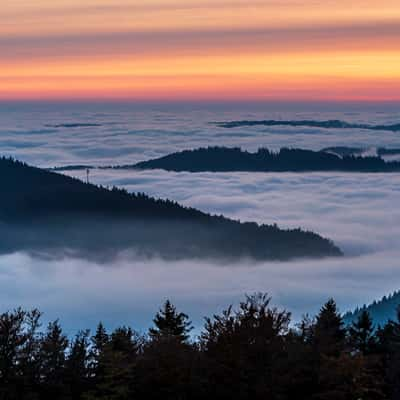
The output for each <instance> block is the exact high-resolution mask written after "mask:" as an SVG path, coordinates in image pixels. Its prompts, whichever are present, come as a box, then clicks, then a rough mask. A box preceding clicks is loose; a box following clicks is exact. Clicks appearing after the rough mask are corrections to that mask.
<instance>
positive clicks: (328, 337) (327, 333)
mask: <svg viewBox="0 0 400 400" xmlns="http://www.w3.org/2000/svg"><path fill="white" fill-rule="evenodd" d="M345 337H346V329H345V328H344V324H343V319H342V317H341V315H340V314H339V312H338V310H337V306H336V303H335V301H334V300H333V299H330V300H328V301H327V302H326V303H325V304H324V305H323V306H322V308H321V310H320V312H319V314H318V315H317V318H316V323H315V328H314V344H315V346H316V347H317V349H318V351H319V352H320V353H321V354H325V355H327V356H339V354H340V352H341V351H342V350H343V349H344V344H345Z"/></svg>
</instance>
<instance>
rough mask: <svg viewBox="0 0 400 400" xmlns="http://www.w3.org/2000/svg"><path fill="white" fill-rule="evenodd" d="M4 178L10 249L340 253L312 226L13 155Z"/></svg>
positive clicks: (0, 173)
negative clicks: (87, 179) (159, 195)
mask: <svg viewBox="0 0 400 400" xmlns="http://www.w3.org/2000/svg"><path fill="white" fill-rule="evenodd" d="M0 185H1V187H2V195H1V197H0V251H1V252H3V253H4V252H12V251H18V250H27V251H31V252H38V253H44V254H46V255H57V253H58V252H61V253H63V252H67V253H73V254H76V255H81V256H82V255H83V256H89V257H97V258H103V257H105V258H107V257H110V256H114V255H115V254H117V253H118V252H120V251H122V250H131V251H134V252H135V253H137V254H138V255H139V256H160V257H164V258H169V259H181V258H220V259H222V258H226V259H238V258H240V257H249V258H254V259H258V260H274V259H275V260H286V259H291V258H295V257H324V256H339V255H341V252H340V250H339V249H338V248H337V247H336V246H335V245H334V244H333V243H332V242H331V241H330V240H327V239H324V238H322V237H320V236H319V235H317V234H315V233H312V232H305V231H302V230H300V229H295V230H281V229H279V228H278V227H277V226H275V225H274V226H267V225H262V226H259V225H257V224H255V223H239V222H237V221H233V220H230V219H227V218H224V217H222V216H210V215H208V214H205V213H202V212H200V211H197V210H195V209H191V208H184V207H182V206H180V205H178V204H176V203H174V202H171V201H165V200H156V199H152V198H149V197H147V196H145V195H143V194H129V193H127V192H126V191H123V190H118V189H115V188H114V189H111V190H109V189H106V188H101V187H97V186H94V185H91V184H85V183H83V182H81V181H79V180H77V179H73V178H70V177H66V176H64V175H59V174H56V173H53V172H49V171H45V170H41V169H38V168H34V167H30V166H27V165H26V164H23V163H20V162H17V161H13V160H10V159H4V158H3V159H0Z"/></svg>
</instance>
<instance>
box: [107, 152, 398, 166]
mask: <svg viewBox="0 0 400 400" xmlns="http://www.w3.org/2000/svg"><path fill="white" fill-rule="evenodd" d="M114 168H125V169H127V168H138V169H164V170H167V171H177V172H179V171H188V172H206V171H209V172H234V171H243V172H310V171H316V172H317V171H343V172H399V171H400V162H385V161H384V160H383V159H382V158H380V157H357V156H352V155H350V156H347V155H346V156H343V157H340V156H338V155H336V154H332V153H331V152H326V151H325V152H324V151H311V150H303V149H289V148H282V149H281V150H280V151H278V152H272V151H270V150H268V149H259V150H258V151H257V152H255V153H250V152H248V151H244V150H241V149H240V148H228V147H207V148H199V149H195V150H185V151H181V152H178V153H172V154H169V155H167V156H164V157H160V158H157V159H153V160H149V161H144V162H140V163H137V164H135V165H125V166H119V167H114Z"/></svg>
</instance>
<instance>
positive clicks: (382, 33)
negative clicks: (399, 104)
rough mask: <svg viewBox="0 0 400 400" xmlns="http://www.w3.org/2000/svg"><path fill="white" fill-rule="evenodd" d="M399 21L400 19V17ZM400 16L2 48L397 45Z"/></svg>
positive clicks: (129, 51)
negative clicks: (385, 19)
mask: <svg viewBox="0 0 400 400" xmlns="http://www.w3.org/2000/svg"><path fill="white" fill-rule="evenodd" d="M399 21H400V20H399ZM399 21H396V22H392V23H379V24H376V23H373V22H372V23H360V24H352V23H349V24H338V25H328V26H324V27H315V26H314V27H304V26H303V27H296V26H290V27H285V28H279V27H275V28H274V27H271V28H268V27H267V28H263V29H259V28H250V27H249V28H245V29H242V28H241V29H225V30H214V29H209V30H191V31H190V32H181V31H173V30H172V31H171V30H168V31H160V32H140V31H139V32H108V33H104V32H101V31H99V32H96V33H85V34H82V33H74V32H66V33H64V34H63V35H62V36H58V37H55V36H49V35H43V36H31V35H26V36H22V37H4V36H3V37H1V36H0V49H1V51H2V60H3V62H4V63H5V64H7V63H10V62H14V61H16V60H21V59H25V58H26V57H30V61H32V60H35V59H46V58H54V57H57V56H59V57H62V58H63V59H66V58H72V59H74V58H77V57H84V58H89V57H95V58H98V57H101V55H114V56H118V55H120V56H145V57H157V58H158V57H161V56H166V55H169V56H171V55H175V56H176V57H178V58H179V57H181V56H184V55H190V54H198V55H202V54H203V55H206V54H221V52H222V53H227V52H234V51H236V52H239V54H240V55H244V54H249V53H250V54H251V53H254V52H261V53H266V52H273V53H274V54H280V53H288V52H289V53H290V52H293V53H299V52H305V51H311V52H312V53H313V52H315V51H321V50H326V46H329V47H331V49H332V50H333V49H335V48H339V47H340V51H344V50H350V49H353V50H361V49H364V50H365V49H368V50H370V51H371V50H373V49H379V50H381V51H382V50H385V49H386V50H391V49H392V50H393V49H397V44H398V37H399V36H400V23H399Z"/></svg>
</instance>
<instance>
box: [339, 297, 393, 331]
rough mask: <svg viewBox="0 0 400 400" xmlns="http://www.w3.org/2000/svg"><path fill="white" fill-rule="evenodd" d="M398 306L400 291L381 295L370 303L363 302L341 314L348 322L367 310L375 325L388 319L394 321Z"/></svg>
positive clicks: (381, 323) (384, 322)
mask: <svg viewBox="0 0 400 400" xmlns="http://www.w3.org/2000/svg"><path fill="white" fill-rule="evenodd" d="M399 307H400V291H397V292H393V293H392V294H390V295H388V296H384V297H382V299H380V300H377V301H376V300H375V301H374V302H373V303H371V304H368V305H366V304H364V305H363V306H362V307H360V308H357V309H355V310H354V311H351V312H348V313H346V314H345V315H344V316H343V319H344V321H345V322H346V323H347V324H350V323H351V322H353V321H356V320H357V318H358V317H359V316H360V315H361V313H362V312H363V311H368V313H369V315H370V316H371V318H372V320H373V321H374V324H375V327H376V328H377V327H378V326H379V325H381V326H383V325H385V324H386V323H387V322H388V321H389V320H392V321H395V320H396V318H397V310H398V309H399Z"/></svg>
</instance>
